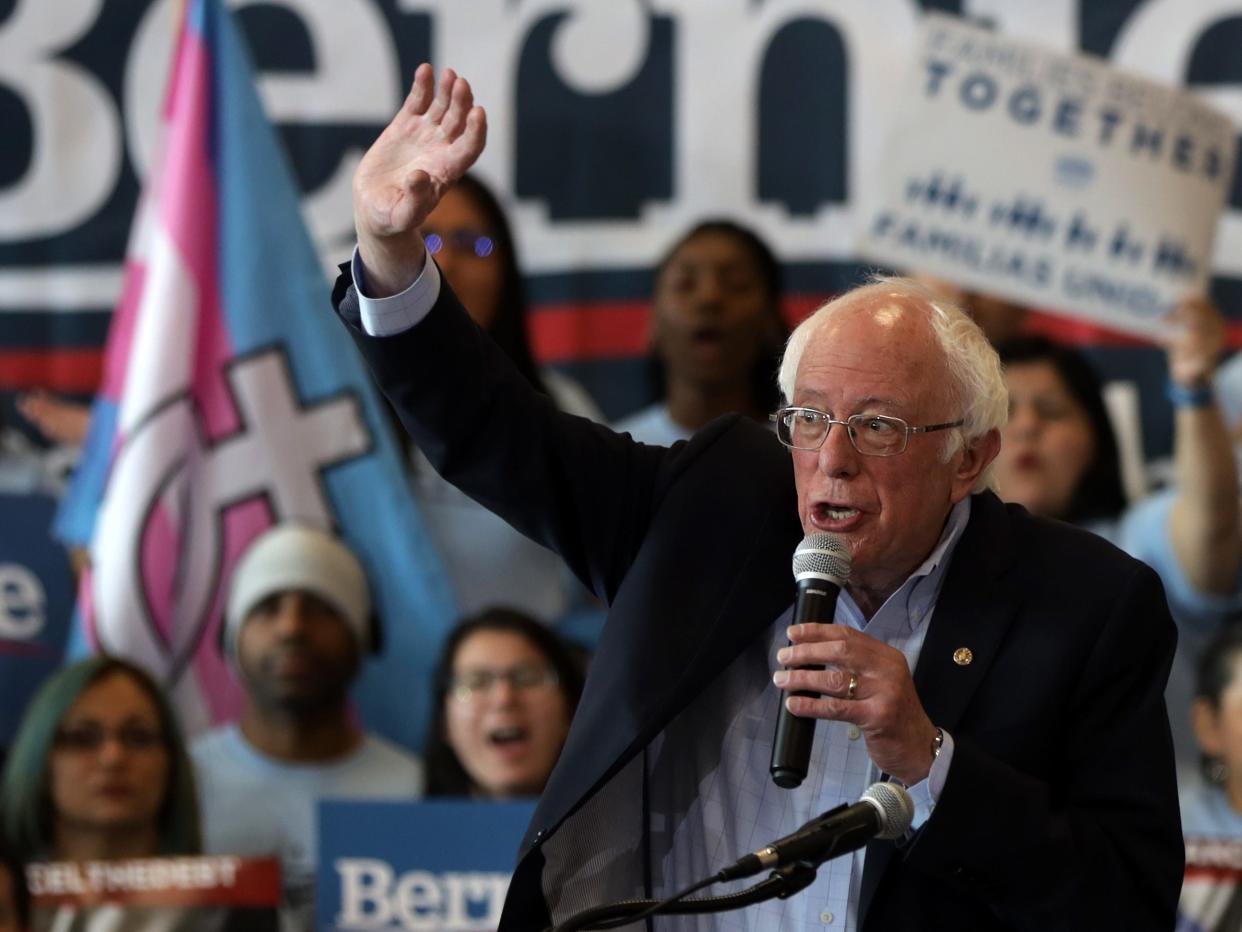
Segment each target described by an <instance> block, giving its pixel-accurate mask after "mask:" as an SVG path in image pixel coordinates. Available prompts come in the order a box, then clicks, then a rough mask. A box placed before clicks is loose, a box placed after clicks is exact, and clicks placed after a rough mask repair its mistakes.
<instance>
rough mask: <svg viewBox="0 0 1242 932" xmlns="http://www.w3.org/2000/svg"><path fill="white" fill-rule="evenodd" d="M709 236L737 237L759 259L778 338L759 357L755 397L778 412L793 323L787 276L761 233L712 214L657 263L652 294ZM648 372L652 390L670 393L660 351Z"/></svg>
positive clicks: (753, 374)
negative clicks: (685, 250) (785, 305)
mask: <svg viewBox="0 0 1242 932" xmlns="http://www.w3.org/2000/svg"><path fill="white" fill-rule="evenodd" d="M706 235H718V236H727V237H729V238H731V239H733V240H734V241H736V242H737V243H739V244H740V245H741V246H742V248H743V249H745V250H746V251H747V252H748V253H750V256H751V258H752V259H754V261H755V267H756V268H757V269H758V270H759V278H760V281H761V283H762V285H763V294H764V297H766V298H767V299H768V303H769V304H770V305H771V307H772V312H773V315H774V317H775V319H776V325H777V327H776V333H777V338H776V339H774V340H773V341H772V345H771V346H770V347H765V352H763V353H760V354H759V356H758V358H757V359H756V360H755V367H754V369H753V371H752V372H751V397H752V398H754V401H755V408H756V409H757V410H759V411H766V412H770V411H774V410H776V407H777V405H778V404H780V397H781V393H780V388H779V387H778V386H777V384H776V373H777V370H778V369H779V368H780V364H781V353H782V352H783V351H784V348H785V341H786V340H787V339H789V325H788V324H787V323H786V322H785V318H784V315H782V313H781V298H782V296H783V295H784V293H785V276H784V272H783V271H782V270H781V264H780V261H779V260H777V258H776V254H775V253H774V252H772V249H771V247H769V246H768V244H767V243H765V242H764V241H763V239H762V238H761V237H760V236H759V234H758V233H756V232H755V231H754V230H752V229H750V228H749V227H746V226H743V225H742V224H740V223H737V222H736V221H733V220H729V219H726V218H724V217H710V218H708V219H706V220H701V221H699V222H698V223H696V224H695V225H694V226H692V227H691V228H690V229H689V230H687V231H686V232H685V233H683V234H682V235H681V236H680V237H679V238H678V239H677V241H676V242H674V243H673V245H672V246H670V247H669V248H668V250H667V251H666V252H665V253H664V255H663V256H662V257H661V259H660V261H659V262H658V263H657V264H656V267H655V273H654V275H653V277H652V283H651V284H652V287H651V294H652V295H653V296H654V295H655V292H656V284H657V283H658V282H659V280H660V278H661V276H663V275H664V272H665V270H666V269H667V268H668V266H669V263H671V262H672V261H673V257H674V256H676V255H677V253H678V251H679V250H680V249H681V248H682V247H683V246H685V245H686V243H688V242H690V241H691V240H693V239H696V238H698V237H700V236H706ZM647 371H648V383H649V385H650V387H651V391H652V392H653V393H654V395H655V397H657V398H663V397H664V396H665V394H666V393H667V378H668V374H667V373H666V372H665V370H664V361H663V360H662V359H660V357H659V354H657V353H652V354H651V357H650V360H649V362H648V368H647Z"/></svg>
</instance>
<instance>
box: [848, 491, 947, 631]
mask: <svg viewBox="0 0 1242 932" xmlns="http://www.w3.org/2000/svg"><path fill="white" fill-rule="evenodd" d="M970 500H971V496H969V495H967V496H966V497H965V498H964V499H962V500H961V501H960V502H958V503H957V504H956V505H954V506H953V508H952V509H950V511H949V517H948V518H947V519H946V520H945V523H944V529H943V530H942V531H941V532H940V540H939V541H937V543H936V546H935V547H933V548H932V552H931V553H929V554H928V555H927V559H925V560H924V561H923V562H922V563H920V564H919V565H918V567H917V568H916V569H915V570H914V572H913V573H911V574H910V575H909V576H908V577H906V581H905V582H903V583H902V584H901V586H900V587H898V589H897V591H896V592H894V593H893V594H892V595H890V596H889V597H888V599H887V600H886V601H885V602H884V604H883V605H881V606H880V610H879V611H878V612H876V613H875V615H873V616H872V617H871V620H870V621H869V622H868V621H864V619H863V615H862V611H861V610H860V609H859V608H858V605H857V604H856V603H855V602H854V600H853V598H852V597H851V596H850V594H849V593H848V592H844V591H843V592H842V593H841V603H843V607H844V608H846V610H847V612H848V615H849V617H850V620H851V622H853V623H854V624H853V626H854V627H857V628H859V629H860V630H861V629H863V628H864V627H866V628H868V629H871V630H874V629H875V628H877V627H880V626H883V627H886V628H887V627H891V626H899V627H901V628H904V629H907V630H913V629H914V628H915V627H916V626H917V625H918V624H920V623H925V622H926V620H927V618H928V616H929V615H930V614H931V609H932V608H934V607H935V604H936V599H937V598H938V597H939V595H940V587H941V586H942V585H943V584H944V575H945V571H946V570H947V569H948V566H949V563H950V561H951V559H952V557H953V551H954V550H956V549H957V544H958V541H960V540H961V538H962V532H963V531H965V530H966V524H967V523H968V522H969V521H970ZM877 621H878V622H880V626H877V625H876V622H877Z"/></svg>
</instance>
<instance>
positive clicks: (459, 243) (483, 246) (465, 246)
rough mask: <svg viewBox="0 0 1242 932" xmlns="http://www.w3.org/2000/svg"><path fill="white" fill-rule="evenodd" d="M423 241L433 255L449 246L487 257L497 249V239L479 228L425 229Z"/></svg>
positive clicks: (481, 257) (460, 251)
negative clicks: (481, 231)
mask: <svg viewBox="0 0 1242 932" xmlns="http://www.w3.org/2000/svg"><path fill="white" fill-rule="evenodd" d="M423 243H424V244H426V246H427V251H428V252H429V253H431V254H432V255H433V256H434V255H438V254H439V253H440V252H442V251H444V250H445V249H446V248H447V249H451V250H452V251H453V252H457V253H468V254H470V255H475V256H478V257H479V258H480V259H486V258H487V257H488V256H490V255H492V254H493V253H494V252H495V251H496V241H495V240H493V239H492V238H491V237H490V236H488V235H487V234H486V233H480V232H479V231H478V230H449V231H447V232H444V233H437V232H436V231H434V230H424V231H423Z"/></svg>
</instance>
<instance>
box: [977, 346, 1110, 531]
mask: <svg viewBox="0 0 1242 932" xmlns="http://www.w3.org/2000/svg"><path fill="white" fill-rule="evenodd" d="M996 351H997V353H998V354H1000V359H1001V364H1002V365H1004V366H1005V367H1006V368H1008V367H1010V366H1019V365H1021V366H1025V365H1036V364H1039V363H1047V364H1048V365H1050V366H1052V368H1053V369H1054V370H1056V373H1057V375H1058V377H1060V379H1061V382H1062V383H1063V384H1064V385H1065V388H1066V390H1067V391H1069V393H1070V395H1071V396H1072V397H1073V399H1074V400H1075V401H1076V402H1077V403H1078V404H1079V406H1080V407H1081V408H1082V409H1083V412H1084V413H1085V414H1086V415H1087V421H1088V422H1089V423H1090V425H1091V435H1092V437H1093V439H1094V441H1095V455H1094V456H1093V457H1092V460H1091V463H1090V464H1089V465H1088V466H1087V469H1086V471H1085V472H1084V473H1083V475H1082V478H1081V479H1079V480H1078V486H1077V487H1076V488H1075V489H1074V494H1073V496H1071V498H1070V503H1069V506H1068V507H1067V509H1066V511H1065V514H1061V515H1053V517H1056V518H1060V519H1061V520H1063V521H1068V522H1070V523H1071V524H1081V523H1083V522H1086V521H1094V520H1098V519H1102V518H1114V517H1116V516H1117V515H1119V514H1120V513H1121V512H1122V510H1123V509H1124V508H1125V507H1126V493H1125V489H1124V487H1123V486H1122V484H1121V455H1120V454H1119V453H1118V451H1117V435H1116V434H1115V433H1113V422H1112V420H1111V419H1110V418H1109V416H1108V409H1107V408H1105V407H1104V392H1103V389H1102V387H1101V385H1100V378H1099V376H1098V375H1096V373H1095V369H1093V368H1092V367H1091V363H1090V362H1088V361H1087V358H1086V357H1085V356H1083V355H1082V353H1080V352H1078V351H1077V350H1075V349H1073V348H1072V347H1069V346H1065V345H1063V344H1060V343H1054V342H1052V341H1051V340H1049V339H1046V338H1045V337H1039V336H1029V337H1018V338H1016V339H1013V340H1006V341H1005V342H1003V343H1002V344H1001V345H1000V346H998V347H997V348H996Z"/></svg>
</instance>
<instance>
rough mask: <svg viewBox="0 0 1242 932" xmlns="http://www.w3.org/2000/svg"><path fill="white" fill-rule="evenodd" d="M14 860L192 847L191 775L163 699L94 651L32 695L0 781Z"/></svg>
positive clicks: (197, 844) (149, 683)
mask: <svg viewBox="0 0 1242 932" xmlns="http://www.w3.org/2000/svg"><path fill="white" fill-rule="evenodd" d="M0 813H3V821H4V832H5V836H6V838H5V840H6V842H7V844H8V845H9V847H10V848H11V849H12V850H13V851H14V852H15V853H16V854H17V856H18V857H19V858H20V859H21V860H23V861H95V860H115V859H121V858H145V857H156V856H159V855H174V854H198V853H199V852H200V851H201V848H202V842H201V836H200V833H199V817H198V805H197V802H196V798H195V792H194V777H193V771H192V768H191V766H190V762H189V759H188V758H187V757H186V753H185V746H184V744H183V742H182V738H181V732H180V729H179V727H178V725H177V721H176V718H175V716H174V714H173V711H172V708H171V707H170V705H169V704H168V700H167V699H166V698H165V697H164V695H163V692H162V691H161V690H160V688H159V686H158V685H156V683H155V681H154V680H152V679H151V677H150V676H149V675H147V673H146V672H144V671H143V670H142V669H140V668H138V667H136V666H134V665H133V664H130V663H128V662H126V661H123V660H118V659H116V658H113V657H107V656H102V655H99V656H94V657H90V658H87V659H85V660H81V661H79V662H77V663H74V664H72V665H71V666H68V667H66V668H64V669H63V670H61V671H59V672H58V673H56V674H55V675H53V676H52V677H51V678H50V679H48V681H47V682H46V683H44V684H43V687H42V688H41V689H40V690H39V692H38V693H37V694H36V695H35V698H34V699H33V700H32V701H31V703H30V705H29V707H28V708H27V709H26V714H25V716H24V718H23V719H22V723H21V726H20V728H19V729H18V732H17V736H16V737H15V739H14V742H13V745H12V747H11V748H10V751H9V756H8V759H7V760H6V763H5V769H4V780H3V785H2V786H0Z"/></svg>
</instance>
